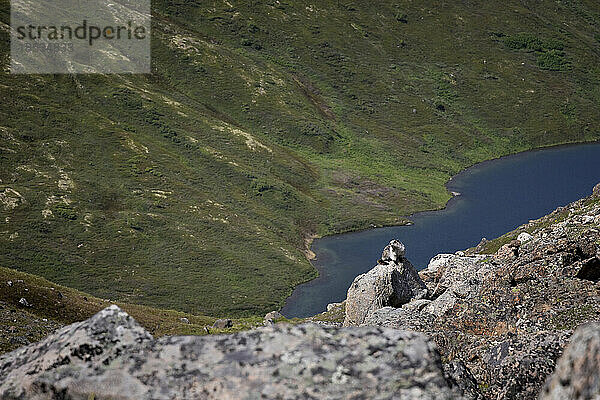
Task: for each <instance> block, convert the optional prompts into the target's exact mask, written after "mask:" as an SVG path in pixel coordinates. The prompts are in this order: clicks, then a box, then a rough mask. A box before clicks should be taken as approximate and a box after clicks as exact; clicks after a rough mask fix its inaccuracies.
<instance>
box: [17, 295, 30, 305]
mask: <svg viewBox="0 0 600 400" xmlns="http://www.w3.org/2000/svg"><path fill="white" fill-rule="evenodd" d="M19 304H20V305H22V306H23V307H31V304H29V302H28V301H27V299H25V297H21V299H20V300H19Z"/></svg>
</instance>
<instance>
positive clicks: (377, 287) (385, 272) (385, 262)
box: [344, 240, 427, 326]
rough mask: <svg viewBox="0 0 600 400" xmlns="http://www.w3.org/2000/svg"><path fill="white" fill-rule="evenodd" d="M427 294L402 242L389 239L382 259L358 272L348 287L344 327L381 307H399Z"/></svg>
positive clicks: (352, 324) (355, 323)
mask: <svg viewBox="0 0 600 400" xmlns="http://www.w3.org/2000/svg"><path fill="white" fill-rule="evenodd" d="M426 295H427V287H426V286H425V284H424V283H423V281H422V280H421V278H420V277H419V274H418V273H417V270H416V269H415V267H413V266H412V264H411V263H410V262H409V261H408V260H407V259H406V258H405V257H404V245H403V244H402V243H400V242H399V241H397V240H392V241H391V242H390V244H389V245H388V246H386V247H385V249H384V250H383V254H382V257H381V260H379V263H378V265H376V266H375V267H374V268H373V269H372V270H370V271H369V272H367V273H365V274H362V275H359V276H357V277H356V278H355V279H354V282H353V283H352V285H351V286H350V288H349V289H348V297H347V299H346V318H345V320H344V326H356V325H360V324H362V323H363V322H364V320H365V317H366V316H367V315H368V314H369V313H371V312H373V311H375V310H378V309H380V308H382V307H386V306H392V307H400V306H401V305H402V304H406V303H408V302H409V301H410V300H412V299H420V298H423V297H425V296H426Z"/></svg>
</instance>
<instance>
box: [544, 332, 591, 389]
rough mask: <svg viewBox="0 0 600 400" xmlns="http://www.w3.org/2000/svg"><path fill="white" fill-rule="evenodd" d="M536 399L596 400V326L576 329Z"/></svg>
mask: <svg viewBox="0 0 600 400" xmlns="http://www.w3.org/2000/svg"><path fill="white" fill-rule="evenodd" d="M540 399H541V400H563V399H572V400H584V399H600V324H597V323H596V324H587V325H583V326H581V327H580V328H579V329H577V331H576V332H575V334H574V335H573V337H572V339H571V344H569V346H568V347H567V348H566V349H565V351H564V353H563V355H562V357H561V358H560V361H559V362H558V365H557V367H556V371H555V372H554V374H552V376H551V378H550V379H549V380H548V382H547V383H546V386H545V387H544V391H543V392H542V395H541V396H540Z"/></svg>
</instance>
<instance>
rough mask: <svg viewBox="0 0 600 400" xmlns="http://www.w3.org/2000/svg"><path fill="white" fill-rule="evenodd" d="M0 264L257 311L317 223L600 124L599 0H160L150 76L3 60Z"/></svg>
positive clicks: (84, 284) (406, 210) (285, 287)
mask: <svg viewBox="0 0 600 400" xmlns="http://www.w3.org/2000/svg"><path fill="white" fill-rule="evenodd" d="M9 15H10V10H9V2H8V1H7V0H0V21H1V25H0V46H1V47H0V57H1V60H2V65H3V71H4V72H2V73H1V74H0V94H1V96H2V102H1V104H0V201H1V202H2V204H0V214H1V215H0V265H1V266H4V267H9V268H14V269H17V270H20V271H25V272H28V273H32V274H36V275H40V276H43V277H45V278H47V279H50V280H52V281H54V282H56V283H58V284H62V285H66V286H70V287H73V288H76V289H79V290H82V291H85V292H88V293H91V294H93V295H95V296H98V297H101V298H110V299H112V300H118V301H123V302H128V303H136V304H142V305H150V306H155V307H161V308H168V309H176V310H180V311H184V312H189V313H195V314H204V315H212V316H220V315H230V316H245V315H254V314H261V313H264V312H267V311H271V310H272V309H276V308H278V307H280V306H281V305H282V304H283V301H284V299H285V298H286V296H287V295H289V294H290V293H291V290H292V288H293V287H294V286H295V285H297V284H298V283H300V282H303V281H306V280H308V279H310V278H313V277H314V276H315V275H316V271H315V270H314V269H313V268H312V266H311V265H310V263H309V262H308V261H307V259H306V253H307V246H306V244H307V241H308V240H309V238H310V237H311V236H312V235H315V234H317V235H325V234H330V233H333V232H341V231H347V230H355V229H360V228H366V227H369V226H370V225H371V224H377V225H382V224H399V223H403V222H404V221H405V219H404V218H403V217H402V216H403V215H409V214H410V213H412V212H415V211H419V210H425V209H432V208H438V207H441V206H443V205H444V203H445V202H446V201H447V200H448V199H449V194H448V193H447V192H446V189H445V188H444V183H445V182H446V181H447V180H448V179H449V178H450V177H451V176H452V175H453V174H455V173H457V172H458V171H460V170H461V169H463V168H465V167H467V166H469V165H472V164H474V163H476V162H479V161H483V160H486V159H490V158H494V157H498V156H501V155H505V154H508V153H514V152H517V151H522V150H527V149H531V148H536V147H541V146H548V145H553V144H559V143H567V142H582V141H590V140H597V139H599V138H600V130H599V129H598V128H599V126H600V113H598V106H599V104H600V67H599V66H600V4H599V3H597V2H594V1H591V0H563V1H545V0H541V1H513V0H509V1H507V2H503V3H497V2H489V1H462V2H455V1H418V2H416V1H387V0H382V1H378V2H376V3H374V2H368V1H348V0H335V1H327V0H324V1H320V2H312V3H311V2H307V1H304V0H299V1H283V0H280V1H264V2H258V1H245V2H242V1H233V0H228V1H189V0H186V1H183V0H177V1H175V0H172V1H167V0H155V1H154V2H153V18H154V19H153V45H152V51H153V74H152V75H76V76H70V75H36V76H14V75H12V76H11V75H9V74H8V72H7V71H8V65H9V47H10V44H9V32H8V25H7V24H8V22H9Z"/></svg>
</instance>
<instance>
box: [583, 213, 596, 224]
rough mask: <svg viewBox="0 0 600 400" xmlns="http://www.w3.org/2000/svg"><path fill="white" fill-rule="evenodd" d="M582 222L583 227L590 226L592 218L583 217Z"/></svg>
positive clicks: (588, 216) (591, 216)
mask: <svg viewBox="0 0 600 400" xmlns="http://www.w3.org/2000/svg"><path fill="white" fill-rule="evenodd" d="M582 221H583V224H584V225H587V224H591V223H592V222H594V216H593V215H584V216H583V219H582Z"/></svg>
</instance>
